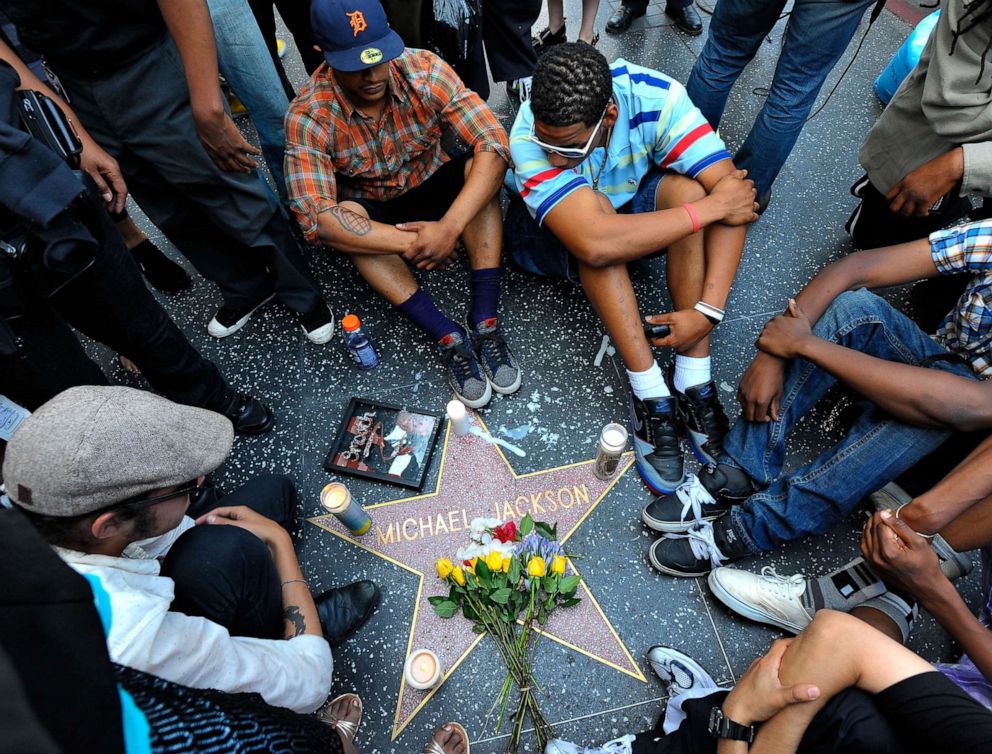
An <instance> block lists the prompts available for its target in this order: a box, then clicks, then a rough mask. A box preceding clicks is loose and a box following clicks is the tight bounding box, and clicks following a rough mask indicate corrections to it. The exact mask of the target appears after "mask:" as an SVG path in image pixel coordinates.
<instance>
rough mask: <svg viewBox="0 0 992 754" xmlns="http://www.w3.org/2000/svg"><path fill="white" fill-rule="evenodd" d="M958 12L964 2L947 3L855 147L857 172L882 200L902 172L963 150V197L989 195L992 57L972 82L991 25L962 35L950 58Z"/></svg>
mask: <svg viewBox="0 0 992 754" xmlns="http://www.w3.org/2000/svg"><path fill="white" fill-rule="evenodd" d="M964 12H965V3H964V0H946V2H945V3H944V8H943V10H942V11H941V14H940V18H939V20H938V21H937V26H936V27H935V28H934V30H933V34H932V35H931V36H930V41H929V42H928V43H927V45H926V47H925V48H924V49H923V54H922V55H921V56H920V62H919V63H918V64H917V66H916V68H914V69H913V70H912V71H911V72H910V74H909V76H907V77H906V80H905V81H903V83H902V86H900V87H899V89H898V90H897V91H896V94H895V96H894V97H893V98H892V102H890V103H889V106H888V107H887V108H886V109H885V112H883V113H882V117H880V118H879V119H878V122H877V123H876V124H875V125H874V127H873V128H872V129H871V131H870V132H869V134H868V138H867V139H866V140H865V143H864V146H862V147H861V152H860V154H859V155H858V157H859V159H860V161H861V165H862V166H863V167H864V169H865V170H866V171H867V172H868V177H869V178H870V179H871V182H872V185H873V186H874V187H875V188H877V189H878V190H879V191H881V192H882V193H883V194H887V193H888V192H889V191H890V190H891V189H892V187H893V186H895V185H896V184H897V183H899V181H901V180H902V179H903V178H904V177H905V176H906V174H907V173H910V172H911V171H913V170H915V169H916V168H918V167H919V166H920V165H922V164H924V163H926V162H929V161H930V160H932V159H933V158H935V157H938V156H940V155H942V154H945V153H946V152H949V151H950V150H951V149H953V148H955V147H958V146H961V147H963V148H964V179H963V181H962V188H961V193H962V195H967V194H975V195H979V196H992V93H990V89H992V55H990V56H989V58H990V59H987V60H986V61H985V70H984V71H983V73H982V77H981V81H979V82H978V83H977V84H976V83H975V80H976V79H977V78H978V72H979V70H980V69H981V67H982V62H981V60H982V53H983V52H984V50H985V48H986V46H987V45H988V43H989V36H990V35H992V20H988V19H987V20H985V21H982V22H981V23H979V24H978V25H977V26H976V27H975V28H973V29H971V30H969V31H967V32H965V33H964V34H962V35H961V36H960V37H959V38H958V41H957V44H956V45H955V47H954V54H953V55H951V54H950V52H951V44H952V42H953V40H954V30H955V29H956V28H958V21H959V19H960V18H961V16H962V14H963V13H964ZM967 23H968V21H967V20H966V25H967Z"/></svg>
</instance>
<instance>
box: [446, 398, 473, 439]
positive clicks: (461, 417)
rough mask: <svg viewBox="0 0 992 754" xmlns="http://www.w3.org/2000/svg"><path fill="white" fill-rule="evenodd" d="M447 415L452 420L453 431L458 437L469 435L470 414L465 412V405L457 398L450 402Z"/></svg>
mask: <svg viewBox="0 0 992 754" xmlns="http://www.w3.org/2000/svg"><path fill="white" fill-rule="evenodd" d="M447 413H448V418H449V419H451V431H452V432H454V433H455V434H456V435H457V436H458V437H461V436H462V435H465V434H467V433H468V412H467V411H466V410H465V404H464V403H462V402H461V401H460V400H458V399H457V398H455V399H454V400H451V401H448V407H447Z"/></svg>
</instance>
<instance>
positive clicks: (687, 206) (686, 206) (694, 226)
mask: <svg viewBox="0 0 992 754" xmlns="http://www.w3.org/2000/svg"><path fill="white" fill-rule="evenodd" d="M682 209H684V210H685V211H686V212H688V213H689V219H690V220H692V232H693V233H698V232H699V215H697V214H696V210H694V209H693V208H692V205H691V204H689V203H686V204H683V205H682Z"/></svg>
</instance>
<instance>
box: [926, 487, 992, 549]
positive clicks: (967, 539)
mask: <svg viewBox="0 0 992 754" xmlns="http://www.w3.org/2000/svg"><path fill="white" fill-rule="evenodd" d="M910 507H912V506H909V507H907V508H906V510H909V508H910ZM940 536H942V537H943V538H944V539H945V540H947V544H949V545H950V546H951V547H953V548H954V549H955V550H957V551H958V552H968V551H969V550H977V549H978V548H979V547H984V546H985V545H987V544H988V543H989V542H992V497H987V498H985V499H984V500H982V501H980V502H978V503H975V504H974V505H973V506H971V507H970V508H969V509H968V510H966V511H965V512H964V513H962V514H961V515H960V516H958V517H957V518H956V519H954V520H953V521H951V523H949V524H948V525H947V526H945V527H944V528H943V529H941V531H940Z"/></svg>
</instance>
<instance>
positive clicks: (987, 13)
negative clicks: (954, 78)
mask: <svg viewBox="0 0 992 754" xmlns="http://www.w3.org/2000/svg"><path fill="white" fill-rule="evenodd" d="M990 18H992V0H974V2H972V3H969V4H966V5H964V12H963V13H962V14H961V17H960V18H958V23H957V28H956V29H954V31H953V32H951V34H952V40H951V52H950V54H951V55H953V54H954V48H955V47H957V44H958V38H959V37H960V36H961V35H962V34H965V33H967V32H969V31H971V30H972V29H974V28H975V27H976V26H980V25H981V24H984V23H987V22H988V20H989V19H990ZM990 50H992V35H990V36H989V41H988V42H986V43H985V49H984V50H982V66H981V68H979V69H978V78H976V79H975V85H976V86H977V85H978V83H979V82H980V81H981V80H982V76H983V75H985V61H986V60H987V59H988V56H989V51H990ZM988 93H989V94H992V84H990V85H989V90H988Z"/></svg>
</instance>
